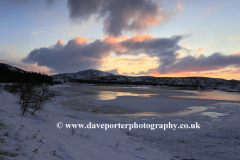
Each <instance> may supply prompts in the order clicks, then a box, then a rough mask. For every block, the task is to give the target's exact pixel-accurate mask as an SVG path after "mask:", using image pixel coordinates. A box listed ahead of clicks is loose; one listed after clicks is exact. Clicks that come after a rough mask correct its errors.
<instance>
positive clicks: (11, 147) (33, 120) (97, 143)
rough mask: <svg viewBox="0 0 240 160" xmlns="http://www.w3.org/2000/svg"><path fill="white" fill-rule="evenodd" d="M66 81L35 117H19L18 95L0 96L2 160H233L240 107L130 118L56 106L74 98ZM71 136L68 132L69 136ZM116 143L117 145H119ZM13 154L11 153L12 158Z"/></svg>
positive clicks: (220, 106)
mask: <svg viewBox="0 0 240 160" xmlns="http://www.w3.org/2000/svg"><path fill="white" fill-rule="evenodd" d="M64 87H68V86H67V85H65V86H63V85H58V86H53V87H52V89H54V90H57V91H61V93H60V94H61V95H59V96H57V97H55V98H54V99H53V100H52V101H51V102H49V103H47V104H46V106H45V107H44V110H43V111H42V112H40V113H38V114H37V115H38V116H37V117H33V116H31V115H24V116H23V115H21V114H20V110H19V104H17V97H15V96H13V95H12V94H10V93H8V92H6V91H3V93H1V94H0V105H1V108H0V117H1V119H0V124H2V125H0V127H1V130H0V142H1V143H0V158H1V156H3V155H1V153H2V154H5V156H4V159H16V158H17V159H20V160H21V159H31V158H32V159H70V160H71V159H113V158H114V159H163V160H165V159H166V160H168V159H176V160H180V159H184V158H185V159H191V158H194V159H226V158H227V159H237V158H238V157H239V156H240V155H239V153H237V152H235V151H237V150H239V149H240V145H239V144H240V142H239V139H240V137H239V129H240V128H239V125H238V123H237V122H238V120H239V118H240V105H239V104H232V103H219V104H214V105H211V106H206V107H202V108H203V110H202V111H198V112H196V113H193V114H190V115H186V116H184V115H174V116H160V117H158V116H156V117H146V116H143V117H141V116H139V117H136V116H131V115H107V114H95V113H91V112H86V111H74V110H71V109H69V108H66V107H64V106H61V105H60V104H59V102H60V101H64V100H67V99H69V98H72V97H73V96H74V93H73V92H71V91H69V90H65V89H64ZM169 121H171V122H172V123H195V122H199V123H200V124H201V129H200V130H175V131H173V130H170V129H169V130H166V131H163V130H155V131H151V130H141V129H135V130H131V131H128V130H125V129H110V130H107V131H105V130H102V129H91V130H90V129H78V130H77V131H76V133H75V134H74V135H73V136H71V129H66V128H62V129H58V128H56V123H57V122H63V123H64V124H65V123H81V124H88V123H89V122H92V123H100V124H102V123H133V122H137V123H168V122H169ZM69 135H70V136H69ZM119 140H120V144H119V146H118V147H117V146H116V145H117V143H118V142H119ZM11 156H13V157H11ZM14 156H15V157H14Z"/></svg>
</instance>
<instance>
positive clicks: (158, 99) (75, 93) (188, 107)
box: [61, 86, 240, 116]
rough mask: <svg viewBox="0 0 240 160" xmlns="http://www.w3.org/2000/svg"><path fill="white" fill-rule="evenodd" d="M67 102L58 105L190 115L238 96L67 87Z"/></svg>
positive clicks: (239, 98)
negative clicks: (68, 93) (68, 95)
mask: <svg viewBox="0 0 240 160" xmlns="http://www.w3.org/2000/svg"><path fill="white" fill-rule="evenodd" d="M65 89H66V90H67V91H68V92H70V93H71V94H70V95H71V97H69V98H70V99H69V100H66V101H62V102H61V104H62V105H64V106H67V107H69V108H72V109H74V110H87V111H93V112H98V113H107V114H135V115H138V114H140V115H147V116H151V115H153V116H155V115H158V114H160V115H161V114H188V113H189V114H190V113H193V112H198V111H202V110H203V109H204V106H207V105H210V104H216V103H240V94H239V93H230V92H223V91H180V90H170V89H161V88H148V87H134V88H132V87H113V86H111V87H107V86H69V87H66V88H65Z"/></svg>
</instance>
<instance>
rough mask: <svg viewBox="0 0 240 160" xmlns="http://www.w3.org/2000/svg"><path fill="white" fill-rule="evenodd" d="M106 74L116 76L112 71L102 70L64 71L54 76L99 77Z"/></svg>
mask: <svg viewBox="0 0 240 160" xmlns="http://www.w3.org/2000/svg"><path fill="white" fill-rule="evenodd" d="M105 76H114V74H112V73H108V72H103V71H100V70H94V69H89V70H84V71H79V72H77V73H63V74H57V75H53V76H52V77H54V78H98V77H105Z"/></svg>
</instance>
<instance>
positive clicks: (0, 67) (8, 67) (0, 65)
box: [0, 63, 26, 73]
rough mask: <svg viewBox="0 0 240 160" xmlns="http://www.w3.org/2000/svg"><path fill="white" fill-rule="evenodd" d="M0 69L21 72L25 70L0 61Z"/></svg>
mask: <svg viewBox="0 0 240 160" xmlns="http://www.w3.org/2000/svg"><path fill="white" fill-rule="evenodd" d="M0 69H1V70H5V71H14V72H21V73H24V72H26V71H24V70H22V69H19V68H17V67H13V66H10V65H8V64H5V63H0Z"/></svg>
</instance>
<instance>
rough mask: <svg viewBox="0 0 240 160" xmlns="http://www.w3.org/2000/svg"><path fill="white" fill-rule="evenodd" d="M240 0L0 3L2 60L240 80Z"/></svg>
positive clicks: (67, 69) (52, 69) (34, 66)
mask: <svg viewBox="0 0 240 160" xmlns="http://www.w3.org/2000/svg"><path fill="white" fill-rule="evenodd" d="M239 6H240V1H239V0H229V1H226V0H194V1H193V0H170V1H169V0H126V1H125V0H121V1H120V0H68V1H66V0H31V1H30V0H7V1H0V62H1V63H7V64H9V65H13V66H15V67H19V68H21V69H24V70H27V71H35V72H44V73H47V74H49V75H53V74H57V73H72V72H78V71H81V70H86V69H98V70H102V71H108V72H111V73H114V74H121V75H128V76H146V75H149V76H158V77H186V76H201V77H213V78H223V79H237V80H240V30H239V27H238V26H240V19H239V15H240V10H239Z"/></svg>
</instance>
